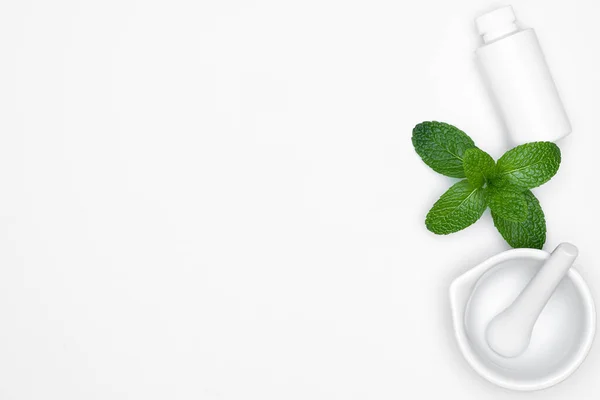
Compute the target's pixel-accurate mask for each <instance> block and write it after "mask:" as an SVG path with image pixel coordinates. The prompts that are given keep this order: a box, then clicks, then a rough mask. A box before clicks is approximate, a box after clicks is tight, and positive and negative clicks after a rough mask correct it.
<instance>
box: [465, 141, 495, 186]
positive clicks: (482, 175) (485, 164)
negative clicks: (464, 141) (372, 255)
mask: <svg viewBox="0 0 600 400" xmlns="http://www.w3.org/2000/svg"><path fill="white" fill-rule="evenodd" d="M463 167H464V170H465V175H466V177H467V179H468V180H469V182H471V185H473V186H475V187H482V186H483V185H484V184H485V183H486V182H487V180H488V179H490V178H493V176H494V172H495V170H496V163H495V162H494V159H493V158H492V157H491V156H490V155H489V154H488V153H486V152H485V151H483V150H480V149H478V148H477V147H473V148H471V149H467V150H465V152H464V154H463Z"/></svg>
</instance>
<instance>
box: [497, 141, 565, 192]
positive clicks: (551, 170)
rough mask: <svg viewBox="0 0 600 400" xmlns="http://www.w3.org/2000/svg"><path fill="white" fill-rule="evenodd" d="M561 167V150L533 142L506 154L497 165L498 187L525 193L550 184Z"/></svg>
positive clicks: (552, 145) (550, 144)
mask: <svg viewBox="0 0 600 400" xmlns="http://www.w3.org/2000/svg"><path fill="white" fill-rule="evenodd" d="M559 166H560V149H559V148H558V146H557V145H555V144H554V143H551V142H533V143H527V144H524V145H521V146H517V147H515V148H514V149H512V150H509V151H507V152H506V153H504V155H503V156H502V157H500V159H499V160H498V163H497V176H496V177H495V178H494V179H493V181H492V183H493V184H494V185H495V186H497V187H506V188H510V189H512V190H517V191H524V190H527V189H532V188H534V187H537V186H540V185H543V184H544V183H546V182H548V181H549V180H550V179H551V178H552V177H553V176H554V174H556V171H558V167H559Z"/></svg>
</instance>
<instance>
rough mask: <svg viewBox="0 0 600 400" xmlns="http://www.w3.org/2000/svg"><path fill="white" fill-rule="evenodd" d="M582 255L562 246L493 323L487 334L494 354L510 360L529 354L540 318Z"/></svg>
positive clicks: (569, 247)
mask: <svg viewBox="0 0 600 400" xmlns="http://www.w3.org/2000/svg"><path fill="white" fill-rule="evenodd" d="M578 253H579V251H578V250H577V247H575V246H574V245H572V244H570V243H561V244H559V245H558V246H557V247H556V249H555V250H554V251H553V252H552V254H551V255H550V258H548V260H546V262H545V263H544V265H542V267H541V268H540V270H539V271H538V273H537V274H536V275H535V276H534V277H533V278H532V279H531V281H530V282H529V283H528V284H527V286H526V287H525V289H523V291H522V292H521V294H520V295H519V296H518V297H517V299H516V300H515V301H514V302H513V303H512V304H511V305H510V306H508V308H506V309H505V310H504V311H502V312H501V313H500V314H498V315H496V316H495V317H494V319H492V321H491V322H490V323H489V325H488V327H487V331H486V339H487V342H488V345H489V346H490V348H491V349H492V350H494V351H495V352H496V353H498V354H499V355H501V356H504V357H507V358H512V357H517V356H519V355H521V354H523V352H524V351H525V350H527V347H529V342H530V340H531V332H532V331H533V327H534V326H535V323H536V322H537V319H538V317H539V316H540V314H541V312H542V310H543V309H544V307H546V304H547V303H548V300H550V297H552V294H553V293H554V291H555V290H556V287H557V286H558V284H559V283H560V281H561V280H562V278H563V277H564V276H565V275H566V273H567V272H568V271H569V269H570V268H571V266H572V265H573V262H574V261H575V259H576V258H577V255H578Z"/></svg>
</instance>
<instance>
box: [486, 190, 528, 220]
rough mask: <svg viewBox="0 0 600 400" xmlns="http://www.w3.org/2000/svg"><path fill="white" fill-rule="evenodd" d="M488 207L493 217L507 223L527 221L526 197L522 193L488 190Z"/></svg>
mask: <svg viewBox="0 0 600 400" xmlns="http://www.w3.org/2000/svg"><path fill="white" fill-rule="evenodd" d="M488 205H489V207H490V210H492V212H493V213H494V214H495V215H497V216H498V217H500V218H503V219H505V220H507V221H511V222H524V221H525V220H526V219H527V209H528V206H527V197H526V195H525V194H524V193H519V192H512V191H508V190H497V189H496V190H490V191H489V195H488Z"/></svg>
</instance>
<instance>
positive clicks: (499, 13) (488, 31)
mask: <svg viewBox="0 0 600 400" xmlns="http://www.w3.org/2000/svg"><path fill="white" fill-rule="evenodd" d="M516 20H517V17H516V16H515V12H514V10H513V8H512V6H506V7H501V8H498V9H496V10H494V11H491V12H489V13H487V14H483V15H482V16H480V17H479V18H477V19H476V20H475V25H477V30H478V31H479V34H480V35H482V36H483V41H484V43H490V42H493V41H494V40H497V39H500V38H502V37H504V36H506V35H509V34H511V33H513V32H516V31H518V30H519V27H518V26H517V24H516Z"/></svg>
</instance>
